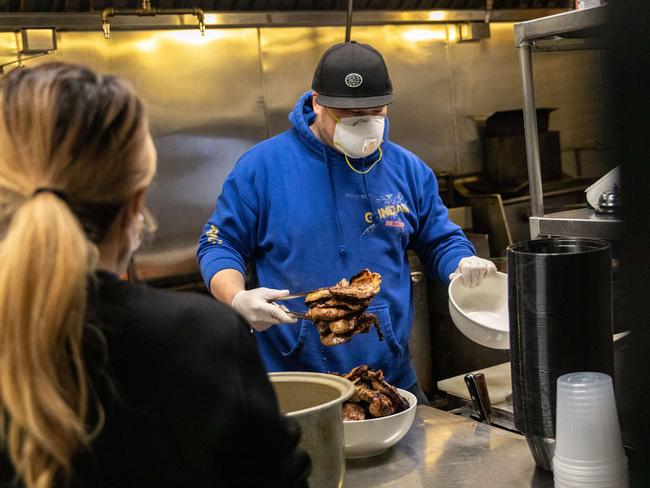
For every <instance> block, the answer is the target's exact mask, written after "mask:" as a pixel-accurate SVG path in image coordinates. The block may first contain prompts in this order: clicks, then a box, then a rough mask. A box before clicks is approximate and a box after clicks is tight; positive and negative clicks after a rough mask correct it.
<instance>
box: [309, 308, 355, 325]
mask: <svg viewBox="0 0 650 488" xmlns="http://www.w3.org/2000/svg"><path fill="white" fill-rule="evenodd" d="M352 313H354V312H353V311H352V310H347V309H345V308H317V307H314V308H310V309H309V310H308V311H307V317H308V318H309V320H311V321H312V322H317V321H324V322H332V321H334V320H339V319H342V318H343V317H345V316H346V315H350V314H352Z"/></svg>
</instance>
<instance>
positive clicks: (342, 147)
mask: <svg viewBox="0 0 650 488" xmlns="http://www.w3.org/2000/svg"><path fill="white" fill-rule="evenodd" d="M330 114H331V115H332V117H334V119H335V120H336V128H335V129H334V146H335V147H336V148H337V149H338V150H339V151H341V152H342V153H343V154H345V155H346V156H348V157H350V158H365V157H366V156H369V155H371V154H372V153H374V152H375V151H376V150H377V148H378V147H379V145H380V144H381V142H382V140H383V137H384V124H385V123H386V117H384V116H383V115H361V116H358V117H345V118H342V119H339V118H338V117H336V116H335V115H334V114H332V112H330Z"/></svg>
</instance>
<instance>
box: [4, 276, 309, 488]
mask: <svg viewBox="0 0 650 488" xmlns="http://www.w3.org/2000/svg"><path fill="white" fill-rule="evenodd" d="M97 276H98V281H97V283H95V284H94V285H93V286H91V293H90V298H89V306H88V311H89V323H90V324H94V325H95V326H96V327H97V328H98V329H100V330H101V332H102V334H103V336H104V338H105V340H106V342H105V345H102V341H100V340H98V336H97V334H93V333H92V332H90V331H91V328H89V329H88V330H89V332H88V333H87V334H86V337H85V345H84V350H85V352H86V356H87V357H88V362H89V370H90V372H91V376H92V380H93V384H94V387H95V389H96V390H97V395H98V397H99V398H100V400H101V403H102V405H103V406H104V409H105V411H106V422H105V425H104V428H103V430H102V431H101V433H100V434H99V436H98V437H97V438H96V439H95V440H94V441H93V443H92V449H91V451H89V452H82V453H80V454H79V455H78V456H77V457H76V458H75V460H74V468H75V475H74V477H73V479H72V483H71V486H72V487H75V488H76V487H79V488H81V487H83V488H103V487H111V488H113V487H115V488H118V487H119V488H129V487H134V488H135V487H138V488H148V487H151V488H158V487H188V488H200V487H221V486H223V487H244V486H246V487H248V486H260V487H261V486H264V487H283V488H284V487H293V486H306V481H305V479H306V476H307V474H308V469H309V460H308V458H307V456H306V454H305V453H304V452H303V451H300V450H299V449H298V448H297V443H298V437H299V431H298V427H297V425H296V424H295V423H294V422H291V421H289V420H287V419H285V418H283V417H282V416H281V415H280V414H279V411H278V406H277V401H276V399H275V395H274V393H273V390H272V387H271V385H270V383H269V381H268V379H267V376H266V372H265V369H264V366H263V365H262V362H261V359H260V356H259V353H258V350H257V345H256V343H255V339H254V337H253V335H252V334H251V332H250V328H249V326H248V325H247V324H246V323H245V321H244V320H243V319H242V318H240V317H239V316H237V315H236V314H235V313H234V312H233V311H231V310H230V309H229V308H228V307H225V306H223V305H221V304H219V303H218V302H216V301H215V300H212V299H210V298H207V297H205V296H201V295H198V294H193V293H180V292H170V291H163V290H157V289H152V288H148V287H145V286H137V285H133V284H130V283H127V282H123V281H119V280H118V279H117V278H116V277H115V276H113V275H110V274H107V273H99V274H98V275H97ZM102 351H105V354H103V353H102ZM102 356H104V359H102ZM1 457H2V456H0V458H1ZM11 477H12V474H11V469H10V466H9V464H8V463H7V461H6V459H4V461H0V486H14V485H10V484H6V483H7V482H8V480H10V479H11ZM3 481H4V482H5V484H4V485H3V484H2V482H3ZM17 486H19V485H17Z"/></svg>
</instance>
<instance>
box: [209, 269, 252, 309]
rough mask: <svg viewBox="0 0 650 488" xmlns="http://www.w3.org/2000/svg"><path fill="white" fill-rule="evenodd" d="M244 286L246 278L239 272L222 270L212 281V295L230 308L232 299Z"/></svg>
mask: <svg viewBox="0 0 650 488" xmlns="http://www.w3.org/2000/svg"><path fill="white" fill-rule="evenodd" d="M244 286H245V280H244V276H243V275H242V274H241V273H240V272H239V271H237V270H235V269H222V270H221V271H219V272H218V273H217V274H215V275H214V276H213V277H212V279H211V280H210V293H212V295H213V296H214V297H215V298H216V299H217V300H219V301H220V302H222V303H225V304H226V305H228V306H230V305H231V304H232V299H233V298H234V297H235V295H236V294H237V293H239V292H240V291H242V290H243V289H244Z"/></svg>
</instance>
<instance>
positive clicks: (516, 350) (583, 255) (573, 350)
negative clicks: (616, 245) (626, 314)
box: [507, 238, 614, 471]
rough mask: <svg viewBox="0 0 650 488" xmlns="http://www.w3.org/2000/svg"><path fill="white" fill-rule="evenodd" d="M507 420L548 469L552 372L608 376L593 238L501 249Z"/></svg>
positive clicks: (610, 367) (603, 251) (608, 343)
mask: <svg viewBox="0 0 650 488" xmlns="http://www.w3.org/2000/svg"><path fill="white" fill-rule="evenodd" d="M507 256H508V306H509V316H510V359H511V368H512V390H513V407H514V415H515V426H516V427H517V429H519V430H520V431H521V432H522V433H523V434H524V435H525V436H526V440H527V441H528V445H529V447H530V449H531V452H532V453H533V457H534V458H535V463H536V464H537V466H538V467H540V468H542V469H545V470H547V471H551V470H552V460H553V453H554V450H555V400H556V381H557V378H558V377H559V376H561V375H563V374H565V373H570V372H574V371H599V372H602V373H606V374H609V375H610V376H613V373H614V355H613V343H612V305H611V300H612V295H611V286H612V285H611V282H612V279H611V249H610V245H609V243H608V242H606V241H601V240H596V239H573V238H561V239H560V238H558V239H539V240H532V241H524V242H518V243H516V244H513V245H511V246H510V247H508V249H507Z"/></svg>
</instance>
